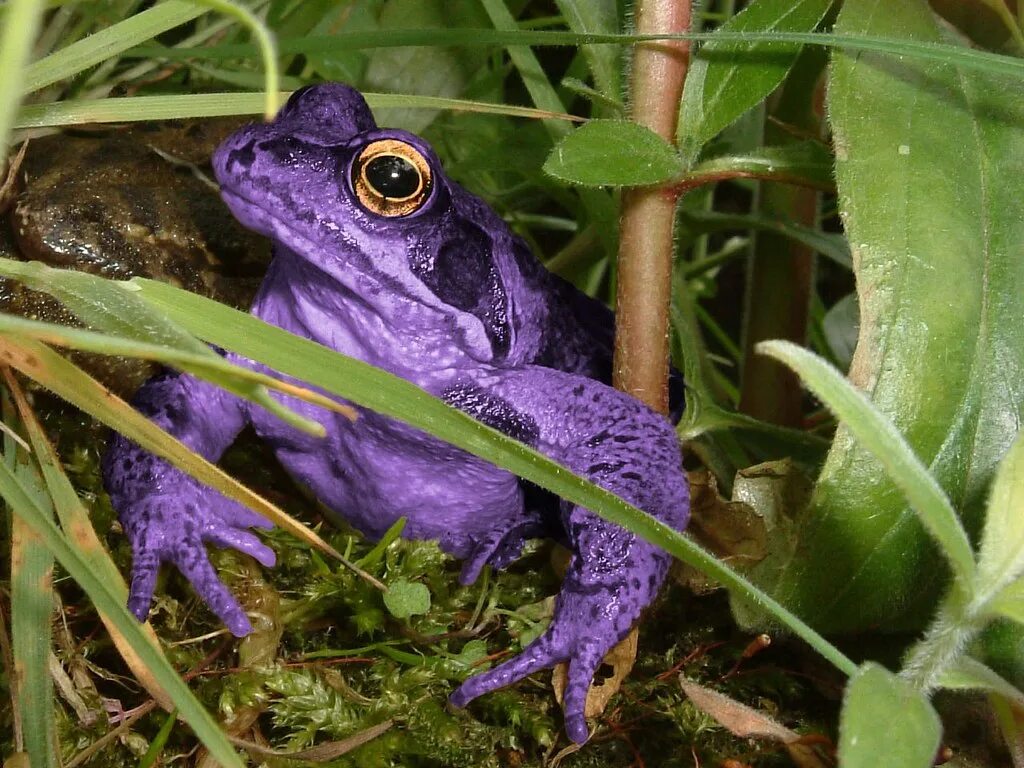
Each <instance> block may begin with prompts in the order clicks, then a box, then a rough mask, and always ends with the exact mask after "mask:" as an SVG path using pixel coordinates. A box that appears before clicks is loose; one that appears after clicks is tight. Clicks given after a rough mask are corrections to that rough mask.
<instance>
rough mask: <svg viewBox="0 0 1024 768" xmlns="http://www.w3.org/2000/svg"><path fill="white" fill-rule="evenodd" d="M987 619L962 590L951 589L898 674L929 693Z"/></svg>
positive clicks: (937, 684)
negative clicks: (964, 596) (964, 597)
mask: <svg viewBox="0 0 1024 768" xmlns="http://www.w3.org/2000/svg"><path fill="white" fill-rule="evenodd" d="M987 621H988V619H987V617H986V616H985V615H984V613H983V612H981V611H978V610H976V609H975V608H974V603H968V602H966V601H965V600H964V599H963V596H962V593H959V592H958V591H957V590H955V589H954V590H953V591H951V592H950V593H949V595H948V596H947V597H946V600H945V601H944V602H943V605H942V607H941V608H940V609H939V613H938V615H937V616H936V617H935V620H934V621H933V622H932V623H931V626H929V627H928V631H927V632H926V633H925V636H924V638H922V639H921V641H920V642H919V643H917V645H915V646H914V647H913V648H912V649H911V651H910V653H909V655H908V656H907V660H906V663H905V664H904V665H903V669H902V670H900V677H902V678H903V679H904V680H906V681H907V682H908V683H910V684H911V685H913V686H914V687H915V688H917V689H918V690H920V691H922V692H923V693H925V694H928V693H930V692H931V691H933V690H934V689H935V688H937V687H938V686H939V683H940V681H941V679H942V675H943V673H945V672H946V670H948V669H949V668H950V667H951V666H952V665H953V663H954V662H955V661H956V660H957V658H958V657H959V656H961V655H962V654H963V652H964V648H965V647H966V646H967V644H968V643H970V642H971V640H973V639H974V637H975V635H977V634H978V633H979V632H980V631H981V630H982V629H983V628H984V627H985V624H986V623H987Z"/></svg>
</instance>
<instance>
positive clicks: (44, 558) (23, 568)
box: [11, 489, 60, 768]
mask: <svg viewBox="0 0 1024 768" xmlns="http://www.w3.org/2000/svg"><path fill="white" fill-rule="evenodd" d="M33 493H34V494H35V495H36V496H37V497H38V496H41V495H42V493H41V492H40V491H39V490H38V489H33ZM41 514H46V513H43V512H41ZM52 621H53V555H51V554H50V551H49V550H48V549H47V548H46V547H44V546H43V543H42V542H41V541H40V540H39V539H38V537H36V535H35V534H34V533H33V532H32V530H31V529H30V528H29V527H28V526H27V525H26V524H25V523H24V522H23V521H22V520H20V519H18V518H15V519H14V520H13V521H12V523H11V639H12V641H13V642H12V645H13V650H14V669H15V670H16V672H17V675H18V682H19V685H18V700H19V701H18V706H19V707H20V709H21V721H22V725H23V733H24V737H25V750H26V751H27V752H28V755H29V760H30V761H31V763H32V765H34V766H40V768H43V766H45V768H57V766H58V765H60V763H59V762H58V760H57V753H56V751H55V747H56V743H57V742H56V734H57V728H56V724H55V721H54V714H53V682H52V679H51V678H50V667H49V662H50V652H51V650H52V642H53V633H52V630H51V626H52V625H51V622H52Z"/></svg>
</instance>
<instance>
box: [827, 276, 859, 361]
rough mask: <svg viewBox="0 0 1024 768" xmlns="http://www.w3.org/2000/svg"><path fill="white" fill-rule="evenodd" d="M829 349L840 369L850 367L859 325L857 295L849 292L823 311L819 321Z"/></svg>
mask: <svg viewBox="0 0 1024 768" xmlns="http://www.w3.org/2000/svg"><path fill="white" fill-rule="evenodd" d="M821 325H822V330H823V331H824V332H825V339H826V340H827V341H828V346H829V349H830V350H831V351H832V354H833V355H834V356H835V359H836V362H837V364H838V365H839V366H840V368H841V369H842V370H844V371H845V370H847V369H849V367H850V362H851V361H852V360H853V351H854V349H855V348H856V346H857V331H858V329H859V327H860V313H859V310H858V308H857V295H856V294H854V293H849V294H847V295H846V296H843V298H841V299H840V300H839V301H837V302H836V303H835V304H833V305H832V307H831V308H830V309H829V310H828V312H826V313H825V319H824V320H823V321H822V323H821Z"/></svg>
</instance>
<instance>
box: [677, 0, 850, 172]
mask: <svg viewBox="0 0 1024 768" xmlns="http://www.w3.org/2000/svg"><path fill="white" fill-rule="evenodd" d="M831 5H832V0H795V1H794V0H756V2H753V3H751V4H750V5H748V6H747V7H746V8H745V9H744V10H743V11H742V12H741V13H738V14H736V15H735V16H733V17H732V18H731V19H729V20H728V21H727V22H726V23H725V24H723V25H722V26H721V27H719V31H721V32H731V33H749V32H810V31H812V30H813V29H814V28H815V27H816V26H818V22H820V21H821V19H822V18H823V17H824V16H825V13H826V12H827V11H828V9H829V7H830V6H831ZM799 53H800V47H799V46H785V47H783V46H779V45H765V44H764V43H756V42H752V43H721V42H717V41H715V40H714V39H712V41H711V42H708V43H705V44H704V45H702V46H701V47H700V48H699V49H698V50H697V53H696V54H695V55H694V57H693V61H692V62H691V64H690V71H689V73H688V74H687V77H686V87H685V88H684V89H683V101H682V105H681V109H680V115H679V129H678V134H679V138H678V141H679V148H680V152H681V153H682V155H683V157H684V158H686V160H687V161H688V162H692V161H693V160H695V159H696V157H697V155H698V153H699V152H700V150H701V147H703V146H704V145H705V144H706V143H707V142H708V141H710V140H711V139H713V138H714V137H715V136H716V135H718V133H719V132H720V131H721V130H722V129H723V128H726V127H727V126H729V125H730V124H731V123H732V122H733V121H734V120H736V119H737V118H738V117H739V116H740V115H742V114H743V113H744V112H746V111H747V110H748V109H750V108H751V107H754V106H756V105H757V104H759V103H760V102H761V101H762V100H763V99H764V98H765V97H766V96H768V94H770V93H771V92H772V91H773V90H775V88H776V87H777V86H778V85H779V83H781V82H782V81H783V79H784V78H785V77H786V74H787V73H788V72H789V69H790V67H792V66H793V62H794V61H796V58H797V56H798V55H799Z"/></svg>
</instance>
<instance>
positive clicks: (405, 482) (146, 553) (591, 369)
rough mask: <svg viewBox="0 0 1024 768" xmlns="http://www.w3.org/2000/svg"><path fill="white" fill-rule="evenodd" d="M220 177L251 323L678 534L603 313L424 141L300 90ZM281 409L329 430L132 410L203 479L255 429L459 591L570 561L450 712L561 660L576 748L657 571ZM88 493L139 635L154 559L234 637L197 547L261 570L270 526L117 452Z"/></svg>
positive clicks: (244, 415)
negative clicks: (549, 546)
mask: <svg viewBox="0 0 1024 768" xmlns="http://www.w3.org/2000/svg"><path fill="white" fill-rule="evenodd" d="M213 166H214V170H215V172H216V176H217V179H218V181H219V182H220V185H221V192H222V195H223V197H224V199H225V200H226V201H227V204H228V206H229V207H230V208H231V211H232V212H233V213H234V215H235V216H236V217H237V218H238V220H239V221H241V222H242V223H243V224H244V225H245V226H246V227H249V228H251V229H253V230H255V231H256V232H259V233H261V234H264V235H266V236H267V237H269V238H270V239H271V240H272V241H273V243H274V247H275V256H274V260H273V262H272V264H271V265H270V270H269V272H268V273H267V275H266V278H265V279H264V281H263V284H262V287H261V288H260V291H259V294H258V295H257V296H256V299H255V300H254V302H253V305H252V310H251V311H252V313H253V314H255V315H256V316H257V317H260V318H262V319H264V320H266V321H267V322H269V323H273V324H275V325H278V326H280V327H282V328H285V329H287V330H289V331H291V332H293V333H296V334H299V335H301V336H305V337H307V338H310V339H313V340H314V341H317V342H319V343H321V344H324V345H326V346H328V347H330V348H332V349H335V350H337V351H339V352H342V353H344V354H346V355H351V356H353V357H356V358H359V359H360V360H364V361H366V362H368V363H371V364H373V365H376V366H378V367H380V368H383V369H385V370H387V371H390V372H391V373H393V374H395V375H397V376H401V377H402V378H404V379H407V380H409V381H411V382H413V383H415V384H417V385H418V386H420V387H422V388H423V389H425V390H427V391H428V392H430V393H432V394H434V395H436V396H437V397H439V398H441V399H443V400H444V401H446V402H447V403H449V404H450V405H452V406H454V407H456V408H459V409H461V410H463V411H465V412H466V413H468V414H470V415H472V416H473V417H474V418H476V419H478V420H479V421H481V422H483V423H484V424H486V425H488V426H491V427H493V428H495V429H498V430H500V431H502V432H504V433H505V434H507V435H510V436H511V437H513V438H515V439H517V440H520V441H522V442H524V443H526V444H528V445H530V446H532V447H534V448H536V449H537V450H539V451H541V452H542V453H544V454H546V455H547V456H550V457H551V458H552V459H554V460H555V461H558V462H561V463H562V464H564V465H566V466H567V467H569V468H571V469H572V470H573V471H574V472H576V473H578V474H581V475H583V476H585V477H588V478H589V479H590V480H591V481H593V482H594V483H596V484H597V485H599V486H602V487H603V488H606V489H608V490H609V491H612V492H614V493H616V494H618V495H620V496H622V497H623V498H625V499H627V500H629V501H630V502H632V503H633V504H635V505H636V506H638V507H640V508H641V509H643V510H645V511H647V512H649V513H650V514H652V515H654V516H655V517H657V518H658V519H659V520H661V521H662V522H664V523H666V524H667V525H669V526H671V527H672V528H674V529H676V530H682V529H683V528H684V526H685V525H686V522H687V517H688V510H689V494H688V488H687V482H686V476H685V474H684V473H683V470H682V460H681V455H680V449H679V442H678V440H677V438H676V435H675V432H674V430H673V428H672V425H671V424H670V422H669V421H668V419H666V418H665V417H663V416H660V415H658V414H657V413H654V412H653V411H651V410H650V409H648V408H647V407H646V406H644V405H643V404H641V403H640V402H639V401H637V400H636V399H634V398H632V397H630V396H629V395H626V394H623V393H622V392H619V391H616V390H614V389H612V388H611V387H610V386H608V384H607V383H603V382H607V380H608V378H609V374H610V358H611V351H610V350H611V342H612V330H613V317H612V315H611V312H610V311H609V310H608V309H607V308H606V307H604V306H603V305H602V304H600V303H598V302H596V301H594V300H592V299H590V298H588V297H586V296H585V295H583V294H581V293H579V292H578V291H576V290H575V289H574V288H572V287H571V286H570V285H569V284H568V283H566V282H564V281H562V280H561V279H559V278H557V277H555V276H553V275H551V274H550V273H548V272H547V271H546V270H545V269H544V268H543V267H542V266H541V265H540V263H539V262H538V261H537V260H536V259H535V258H534V256H533V255H532V254H531V253H530V252H529V250H528V248H527V246H526V245H525V244H524V243H523V241H522V240H520V239H518V238H516V237H515V236H513V235H512V234H511V233H510V231H509V230H508V228H507V227H506V225H505V224H504V222H502V220H501V219H500V218H499V217H498V216H497V215H496V214H495V213H494V212H493V211H492V210H491V209H490V208H489V207H488V206H487V205H486V204H485V203H483V202H482V201H481V200H480V199H478V198H476V197H474V196H473V195H471V194H469V193H468V192H466V191H465V190H464V189H462V187H460V186H458V185H457V184H455V183H454V182H452V181H451V180H450V179H449V178H447V176H445V174H444V172H443V170H442V168H441V164H440V162H439V161H438V159H437V156H436V155H435V154H434V152H433V151H432V150H431V148H430V147H429V146H428V145H427V144H426V143H425V142H424V141H423V140H422V139H420V138H419V137H417V136H414V135H412V134H409V133H407V132H404V131H400V130H388V129H380V128H377V126H376V124H375V122H374V120H373V117H372V116H371V114H370V110H369V108H368V107H367V106H366V103H365V101H364V100H363V98H362V96H361V95H360V94H359V93H358V92H357V91H355V90H354V89H352V88H349V87H347V86H344V85H339V84H325V85H317V86H310V87H307V88H303V89H301V90H299V91H296V92H295V93H294V94H293V95H292V97H291V98H290V99H289V101H288V103H287V105H286V106H285V107H284V108H283V109H282V110H281V112H280V113H279V114H278V116H277V118H276V119H275V120H274V121H273V122H271V123H268V124H253V125H249V126H247V127H244V128H242V129H241V130H239V131H238V132H237V133H235V134H233V135H232V136H230V137H229V138H228V139H227V140H226V141H225V142H224V143H223V144H222V145H221V146H220V147H219V148H218V150H217V152H216V154H215V155H214V158H213ZM232 359H234V360H235V361H236V362H238V363H241V364H243V365H249V366H255V367H258V368H260V369H263V368H262V366H256V364H254V363H253V362H251V361H248V360H244V359H237V358H234V357H232ZM677 383H678V382H677ZM677 399H678V398H677ZM288 402H289V405H290V406H291V407H293V408H295V409H296V410H297V411H299V412H300V413H302V414H304V415H306V416H308V417H310V418H315V419H317V420H318V421H320V422H321V423H323V424H324V426H325V427H326V430H327V435H326V437H323V438H315V437H311V436H309V435H307V434H304V433H301V432H298V431H296V430H295V429H292V428H290V427H288V426H287V425H285V424H283V423H282V422H280V421H278V420H277V419H275V418H274V417H273V416H272V415H270V414H268V413H267V412H266V411H264V410H263V409H261V408H259V407H257V406H254V405H252V404H250V403H248V402H246V401H243V400H240V399H238V398H237V397H235V396H233V395H231V394H229V393H227V392H225V391H223V390H220V389H218V388H216V387H214V386H212V385H210V384H207V383H204V382H202V381H199V380H197V379H194V378H192V377H190V376H187V375H182V374H176V373H165V374H163V375H160V376H158V377H156V378H154V379H152V380H150V381H149V382H148V383H147V384H146V385H145V386H144V387H143V388H142V389H141V390H140V392H139V393H138V395H137V396H136V399H135V406H136V407H137V408H138V409H139V410H140V411H142V412H143V413H144V414H146V415H147V416H149V417H150V418H152V419H153V421H154V422H156V423H157V424H158V425H160V426H161V427H162V428H164V429H166V430H167V431H168V432H170V433H171V434H173V435H174V436H176V437H177V438H178V439H179V440H181V441H182V442H184V443H185V444H186V445H188V446H189V447H190V448H192V449H193V450H195V451H196V452H198V453H200V454H202V455H203V456H204V457H206V458H207V459H209V460H211V461H216V460H217V459H219V458H220V456H221V454H222V453H223V452H224V450H225V449H226V448H227V447H228V446H229V445H230V444H231V442H232V441H233V440H234V439H235V437H236V436H237V435H238V433H239V432H240V431H241V430H242V428H243V427H245V426H246V425H247V424H251V425H252V426H253V427H254V428H255V430H256V432H257V433H258V434H259V435H260V437H261V438H262V439H264V440H265V441H266V442H267V443H268V444H269V445H270V446H271V447H272V448H273V449H274V451H275V453H276V455H277V457H278V459H279V460H280V461H281V463H282V464H283V465H284V467H285V468H286V469H287V470H288V471H289V472H290V473H291V474H292V476H294V477H295V479H296V480H297V481H299V482H300V483H302V484H304V485H305V486H307V487H308V488H310V489H311V490H312V491H313V492H314V493H315V494H316V496H317V497H318V498H319V499H320V500H321V501H323V502H324V503H325V504H326V505H327V506H328V507H330V508H331V509H332V510H334V511H335V512H336V513H337V514H338V515H339V516H340V517H342V518H344V519H345V520H347V521H348V522H349V523H351V524H352V525H354V526H355V527H356V528H358V529H359V530H361V531H362V532H363V533H365V534H366V535H367V536H369V537H379V536H380V535H381V534H382V533H383V532H384V531H386V530H387V529H388V528H389V527H390V526H391V525H392V524H393V523H394V522H395V521H396V520H398V518H399V517H403V516H404V517H405V518H406V519H407V524H406V527H405V530H404V535H405V536H407V537H410V538H416V539H436V540H437V541H438V543H439V545H440V546H441V548H442V549H444V550H445V551H446V552H448V553H450V554H452V555H454V556H455V557H458V558H461V559H464V560H465V563H464V566H463V569H462V573H461V577H460V578H461V581H462V582H463V583H465V584H469V583H472V582H473V581H474V580H475V579H476V578H477V576H478V575H479V574H480V571H481V569H482V568H483V567H484V565H488V564H489V565H491V566H493V567H495V568H503V567H505V566H507V565H509V564H510V563H512V562H513V561H514V560H516V559H517V558H518V557H519V554H520V552H521V549H522V546H523V544H524V542H525V541H526V540H527V539H530V538H536V537H541V536H552V537H555V538H558V539H560V540H562V541H563V542H565V543H566V544H567V546H569V547H570V549H571V550H572V552H573V555H572V559H571V561H570V563H569V566H568V571H567V572H566V575H565V579H564V581H563V583H562V589H561V593H560V594H559V595H558V598H557V600H556V603H555V614H554V619H553V620H552V622H551V624H550V625H549V626H548V628H547V630H546V631H545V632H544V633H543V634H541V635H540V637H538V638H537V639H536V640H534V641H533V642H532V643H530V644H529V645H528V646H527V647H526V648H525V649H524V650H523V652H522V653H521V654H520V655H519V656H517V657H515V658H513V659H511V660H510V661H506V662H505V663H503V664H500V665H498V666H496V667H494V668H493V669H491V670H488V671H486V672H483V673H481V674H478V675H476V676H475V677H472V678H470V679H468V680H467V681H466V682H464V683H463V684H462V686H461V687H460V688H458V689H457V690H456V691H455V693H454V694H453V695H452V697H451V701H452V703H453V704H454V705H455V706H457V707H463V706H465V705H466V704H468V703H469V702H470V701H472V700H473V699H475V698H476V697H478V696H481V695H483V694H485V693H487V692H489V691H493V690H495V689H497V688H501V687H503V686H507V685H510V684H512V683H514V682H516V681H518V680H520V679H522V678H523V677H525V676H527V675H529V674H531V673H533V672H535V671H537V670H540V669H544V668H546V667H552V666H554V665H555V664H557V663H559V662H562V661H568V663H569V679H568V685H567V687H566V690H565V697H564V707H565V713H566V730H567V732H568V734H569V736H570V737H571V738H572V739H573V740H574V741H576V742H579V743H582V742H584V741H586V739H587V736H588V732H587V724H586V721H585V719H584V703H585V699H586V694H587V690H588V688H589V685H590V683H591V681H592V679H593V676H594V673H595V671H596V670H597V668H598V666H599V665H600V664H601V660H602V658H603V657H604V655H605V654H606V653H607V651H608V650H610V649H611V648H612V647H613V646H614V645H615V644H616V643H617V642H618V641H620V640H621V639H622V638H623V637H625V636H626V634H627V633H628V632H629V630H630V628H631V626H632V625H633V624H634V623H635V622H636V621H637V619H638V617H639V616H640V612H641V611H642V610H643V608H644V607H645V606H647V605H648V604H649V603H650V602H651V601H652V600H653V599H654V597H655V596H656V594H657V592H658V588H659V587H660V586H661V584H662V582H663V581H664V579H665V575H666V573H667V571H668V567H669V563H670V560H671V558H670V557H669V555H668V554H667V553H665V552H664V551H663V550H661V549H659V548H658V547H655V546H653V545H651V544H649V543H647V542H646V541H644V540H643V539H640V538H638V537H637V536H635V535H634V534H632V533H629V532H628V531H626V530H624V529H623V528H621V527H619V526H618V525H615V524H613V523H609V522H607V521H605V520H603V519H602V518H600V517H598V516H597V515H595V514H593V513H591V512H590V511H588V510H586V509H583V508H581V507H579V506H576V505H573V504H570V503H568V502H564V501H561V502H560V501H559V500H558V499H555V498H553V497H550V496H548V495H546V494H544V493H540V492H539V491H538V489H536V488H535V487H532V486H528V485H526V484H524V483H523V482H521V481H520V480H519V479H518V478H516V477H515V476H514V475H512V474H511V473H509V472H507V471H505V470H502V469H498V468H497V467H495V466H493V465H491V464H489V463H488V462H486V461H483V460H481V459H478V458H476V457H474V456H471V455H470V454H468V453H465V452H464V451H462V450H459V449H457V448H454V447H452V446H450V445H447V444H446V443H443V442H441V441H439V440H437V439H435V438H433V437H431V436H429V435H427V434H425V433H423V432H421V431H419V430H417V429H414V428H412V427H409V426H407V425H405V424H402V423H400V422H398V421H395V420H393V419H390V418H386V417H384V416H380V415H378V414H375V413H373V412H371V411H367V410H362V409H361V410H360V417H359V418H358V419H357V420H356V421H354V422H353V421H350V420H348V419H347V418H345V417H342V416H339V415H337V414H333V413H327V412H325V411H324V410H322V409H320V408H318V407H316V406H312V405H309V404H306V403H301V402H298V401H294V400H291V399H289V401H288ZM103 475H104V481H105V485H106V488H107V490H108V492H109V493H110V497H111V500H112V502H113V505H114V508H115V509H116V511H117V513H118V515H119V517H120V520H121V523H122V525H123V526H124V530H125V532H126V534H127V535H128V537H129V539H130V541H131V545H132V552H133V566H132V579H131V590H130V596H129V601H128V602H129V608H130V610H131V611H132V612H133V613H134V614H135V615H136V616H138V617H139V618H140V619H144V618H145V617H146V615H147V614H148V612H149V606H150V602H151V600H152V596H153V591H154V588H155V584H156V577H157V572H158V570H159V568H160V564H161V563H162V562H164V561H169V562H171V563H173V564H174V565H175V566H177V568H178V569H179V570H180V571H181V572H182V573H183V574H184V575H185V576H186V577H187V578H188V579H189V581H190V582H191V583H192V585H193V587H194V588H195V589H196V591H197V592H198V593H199V595H200V596H201V597H202V598H203V600H205V601H206V603H207V604H208V605H209V606H210V608H211V609H212V610H213V611H214V612H215V613H216V614H217V616H219V617H220V618H221V619H222V620H223V621H224V623H225V624H226V625H227V627H228V628H229V629H230V630H231V632H232V633H234V634H235V635H237V636H242V635H245V634H247V633H249V632H250V631H251V625H250V623H249V620H248V618H247V617H246V615H245V612H244V611H243V610H242V607H241V606H240V605H239V603H238V601H237V600H236V599H235V597H234V596H233V595H232V594H231V592H230V591H229V590H228V589H227V587H226V586H225V585H224V584H223V583H222V582H221V581H220V579H219V578H218V576H217V573H216V572H215V571H214V569H213V566H212V565H211V564H210V562H209V560H208V558H207V553H206V547H205V545H206V544H208V543H209V544H215V545H217V546H221V547H233V548H235V549H237V550H239V551H241V552H244V553H246V554H249V555H251V556H252V557H254V558H256V560H258V561H259V562H261V563H263V564H264V565H267V566H271V565H273V564H274V553H273V551H272V550H271V549H270V548H268V547H267V546H266V545H264V544H263V543H262V542H261V541H260V540H259V539H258V538H257V537H256V536H255V535H254V534H253V533H252V532H250V531H249V530H248V529H249V528H251V527H256V528H266V527H269V525H270V524H269V523H268V522H267V521H266V520H264V519H263V518H262V517H260V516H258V515H256V514H254V513H252V512H250V511H248V510H246V509H244V508H243V507H241V506H240V505H238V504H237V503H235V502H233V501H231V500H229V499H227V498H225V497H223V496H221V495H220V494H218V493H217V492H215V491H213V490H211V489H209V488H206V487H204V486H203V485H200V484H199V483H197V482H196V481H195V480H193V479H192V478H190V477H188V476H187V475H185V474H184V473H182V472H180V471H179V470H177V469H175V468H173V467H172V466H170V465H169V464H167V463H165V462H164V461H162V460H161V459H158V458H156V457H155V456H153V455H152V454H149V453H147V452H146V451H144V450H142V449H141V448H139V447H138V446H136V445H135V444H134V443H132V442H130V441H128V440H126V439H124V438H123V437H120V436H117V437H115V439H114V441H113V443H112V444H111V446H110V448H109V450H108V451H107V453H106V455H105V456H104V459H103Z"/></svg>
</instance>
